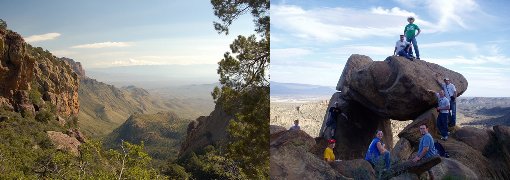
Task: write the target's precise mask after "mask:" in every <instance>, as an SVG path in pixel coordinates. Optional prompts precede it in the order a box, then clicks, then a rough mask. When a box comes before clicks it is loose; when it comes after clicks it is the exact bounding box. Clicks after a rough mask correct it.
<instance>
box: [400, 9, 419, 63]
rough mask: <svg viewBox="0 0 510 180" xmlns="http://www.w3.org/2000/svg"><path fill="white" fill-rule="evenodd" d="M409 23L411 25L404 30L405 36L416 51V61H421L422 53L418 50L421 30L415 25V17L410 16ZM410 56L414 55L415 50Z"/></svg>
mask: <svg viewBox="0 0 510 180" xmlns="http://www.w3.org/2000/svg"><path fill="white" fill-rule="evenodd" d="M407 22H409V24H408V25H407V26H406V27H405V28H404V34H405V35H406V40H407V42H410V43H412V44H413V48H414V50H415V51H416V59H418V60H420V51H419V50H418V42H416V37H417V36H418V35H420V33H421V30H420V28H419V27H418V25H416V24H413V23H414V17H413V16H409V17H408V18H407ZM416 30H418V34H416ZM410 54H411V55H412V54H413V50H412V49H411V52H410Z"/></svg>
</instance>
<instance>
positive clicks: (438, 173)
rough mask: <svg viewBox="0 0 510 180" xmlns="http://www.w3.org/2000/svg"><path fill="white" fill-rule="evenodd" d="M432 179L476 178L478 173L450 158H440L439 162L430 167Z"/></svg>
mask: <svg viewBox="0 0 510 180" xmlns="http://www.w3.org/2000/svg"><path fill="white" fill-rule="evenodd" d="M431 171H432V176H434V179H448V178H455V179H478V175H477V174H476V173H475V172H473V170H471V169H469V168H468V167H467V166H465V165H464V164H462V163H460V162H459V161H457V160H455V159H452V158H441V163H439V164H438V165H437V166H434V167H432V169H431Z"/></svg>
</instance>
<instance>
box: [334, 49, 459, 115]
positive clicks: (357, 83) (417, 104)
mask: <svg viewBox="0 0 510 180" xmlns="http://www.w3.org/2000/svg"><path fill="white" fill-rule="evenodd" d="M444 77H449V78H450V79H451V81H452V83H453V84H454V85H455V86H456V88H457V93H458V95H461V94H462V93H464V91H466V89H467V86H468V82H467V80H466V79H465V78H464V76H462V74H459V73H457V72H455V71H452V70H449V69H446V68H444V67H442V66H439V65H437V64H433V63H429V62H426V61H409V60H407V59H406V58H403V57H397V56H390V57H388V58H386V60H385V61H371V59H370V58H369V57H367V56H363V55H357V54H354V55H352V56H351V57H350V58H349V59H348V61H347V65H346V66H345V68H344V71H343V73H342V77H341V78H340V81H339V83H338V85H337V89H338V90H341V91H342V94H344V95H345V96H348V97H350V98H352V99H353V100H354V101H357V102H359V103H361V104H362V105H363V106H364V107H366V108H368V109H370V110H371V111H372V112H374V113H376V114H378V115H379V116H381V117H385V118H390V119H394V120H410V119H414V118H416V117H417V116H419V115H420V114H422V113H423V112H424V111H426V110H427V109H430V108H432V107H434V105H435V104H436V103H437V98H436V97H435V95H434V94H432V93H429V92H427V90H428V89H432V90H436V91H437V90H440V89H441V87H440V84H439V83H441V82H442V80H441V79H443V78H444Z"/></svg>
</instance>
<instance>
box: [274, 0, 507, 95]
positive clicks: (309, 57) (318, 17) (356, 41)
mask: <svg viewBox="0 0 510 180" xmlns="http://www.w3.org/2000/svg"><path fill="white" fill-rule="evenodd" d="M509 5H510V2H509V1H495V0H491V1H474V0H457V1H443V0H423V1H416V0H393V1H380V0H366V1H343V0H321V1H305V0H298V1H285V0H272V1H271V58H272V64H271V81H276V82H289V83H304V84H315V85H324V86H336V83H337V81H338V79H339V77H340V75H341V73H342V70H343V67H344V64H345V62H346V60H347V58H348V57H349V56H350V55H351V54H364V55H368V56H370V57H371V58H372V59H373V60H384V59H386V57H388V56H390V55H392V54H393V50H394V45H395V42H396V41H397V40H398V35H399V34H402V33H403V28H404V26H405V25H406V24H407V22H406V17H408V16H410V15H412V16H414V17H415V18H416V21H415V24H417V25H418V26H420V28H421V30H422V34H420V35H419V36H418V37H417V40H418V45H419V48H420V56H421V59H422V60H425V61H428V62H432V63H436V64H439V65H442V66H444V67H446V68H449V69H452V70H454V71H457V72H459V73H462V74H463V75H464V76H465V77H466V79H467V80H468V82H469V87H468V90H467V91H466V92H465V93H464V95H463V96H486V97H508V96H510V73H508V72H510V51H509V50H510V42H509V40H510V35H509V32H510V21H508V17H510V12H509V11H507V10H505V8H507V7H509Z"/></svg>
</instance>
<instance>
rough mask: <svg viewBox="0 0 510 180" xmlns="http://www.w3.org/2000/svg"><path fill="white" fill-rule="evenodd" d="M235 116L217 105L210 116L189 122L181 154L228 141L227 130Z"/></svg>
mask: <svg viewBox="0 0 510 180" xmlns="http://www.w3.org/2000/svg"><path fill="white" fill-rule="evenodd" d="M232 118H233V117H232V116H230V115H228V114H227V113H225V111H223V109H222V108H221V107H220V105H216V107H215V108H214V111H213V112H211V114H210V115H209V116H201V117H199V118H198V119H197V120H196V121H192V122H190V123H189V124H188V129H187V132H186V134H187V135H186V139H185V140H184V141H183V142H182V145H181V150H180V152H179V156H184V155H186V154H188V153H190V152H193V151H195V150H198V149H202V148H204V147H206V146H208V145H219V144H223V143H226V142H227V141H228V133H227V132H226V129H227V126H228V123H229V122H230V120H231V119H232Z"/></svg>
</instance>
